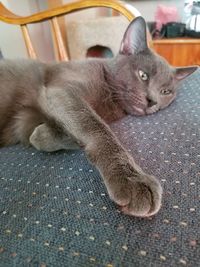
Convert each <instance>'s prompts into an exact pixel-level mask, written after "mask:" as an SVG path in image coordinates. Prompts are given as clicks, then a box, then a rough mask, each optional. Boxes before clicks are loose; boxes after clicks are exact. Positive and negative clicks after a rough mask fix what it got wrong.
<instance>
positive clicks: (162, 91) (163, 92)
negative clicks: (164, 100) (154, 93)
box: [160, 89, 171, 95]
mask: <svg viewBox="0 0 200 267" xmlns="http://www.w3.org/2000/svg"><path fill="white" fill-rule="evenodd" d="M160 93H161V94H162V95H170V94H171V91H170V90H168V89H162V90H161V92H160Z"/></svg>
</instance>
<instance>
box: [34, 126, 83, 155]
mask: <svg viewBox="0 0 200 267" xmlns="http://www.w3.org/2000/svg"><path fill="white" fill-rule="evenodd" d="M29 141H30V143H31V144H32V145H33V146H34V147H35V148H36V149H37V150H42V151H46V152H53V151H57V150H62V149H65V150H73V149H79V148H80V146H79V145H78V144H77V143H76V142H75V140H74V139H73V138H72V137H71V136H69V135H66V134H65V135H64V134H62V133H59V132H56V131H54V130H53V129H51V127H49V126H48V125H47V124H46V123H43V124H40V125H39V126H37V127H36V128H35V129H34V131H33V133H32V134H31V136H30V138H29Z"/></svg>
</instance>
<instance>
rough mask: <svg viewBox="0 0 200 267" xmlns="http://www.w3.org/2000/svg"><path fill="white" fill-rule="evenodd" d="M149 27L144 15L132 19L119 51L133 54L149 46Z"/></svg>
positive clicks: (124, 53)
mask: <svg viewBox="0 0 200 267" xmlns="http://www.w3.org/2000/svg"><path fill="white" fill-rule="evenodd" d="M146 31H147V27H146V22H145V20H144V19H143V17H141V16H139V17H137V18H135V19H134V20H132V21H131V23H130V24H129V26H128V28H127V29H126V32H125V34H124V37H123V39H122V42H121V46H120V50H119V53H120V54H123V55H132V54H137V53H139V52H142V51H144V50H146V49H147V48H148V45H147V33H146Z"/></svg>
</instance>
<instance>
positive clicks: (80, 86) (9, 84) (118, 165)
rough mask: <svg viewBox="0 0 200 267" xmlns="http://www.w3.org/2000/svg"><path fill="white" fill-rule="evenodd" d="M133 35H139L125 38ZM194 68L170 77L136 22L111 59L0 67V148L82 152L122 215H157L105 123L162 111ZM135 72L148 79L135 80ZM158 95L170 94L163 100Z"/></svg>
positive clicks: (139, 174)
mask: <svg viewBox="0 0 200 267" xmlns="http://www.w3.org/2000/svg"><path fill="white" fill-rule="evenodd" d="M134 32H136V33H137V34H139V35H141V36H138V38H132V36H133V33H134ZM141 42H145V43H143V44H141ZM124 44H125V45H124ZM141 48H142V49H141ZM195 69H196V68H195V67H193V68H192V67H191V68H186V69H184V70H182V69H179V70H178V71H176V69H175V68H172V67H170V66H169V65H168V64H167V62H166V61H165V60H164V59H162V58H160V57H159V56H158V55H156V54H155V53H154V52H152V51H151V50H150V49H148V47H147V44H146V27H145V22H144V20H143V19H142V18H141V17H139V18H137V19H136V20H135V21H133V22H132V23H131V24H130V25H129V28H128V30H127V31H126V33H125V35H124V38H123V40H122V44H121V48H120V53H119V55H118V56H117V57H115V58H113V59H109V60H107V59H92V60H86V61H81V62H80V61H79V62H78V61H77V62H62V63H52V64H44V63H41V62H38V61H30V60H17V61H9V60H5V61H1V63H0V145H11V144H16V143H18V142H21V143H23V144H32V145H33V146H34V147H35V148H37V149H39V150H44V151H55V150H58V149H76V148H78V147H80V146H81V147H83V148H84V149H85V152H86V154H87V156H88V158H89V159H90V160H91V162H92V163H93V164H94V165H95V166H96V167H97V168H98V169H99V171H100V173H101V175H102V177H103V179H104V182H105V185H106V187H107V190H108V193H109V195H110V197H111V199H112V200H113V201H115V203H117V204H118V205H120V206H121V207H122V210H123V212H125V213H127V214H129V215H134V216H143V217H145V216H151V215H153V214H155V213H157V212H158V210H159V209H160V205H161V196H162V189H161V186H160V183H159V182H158V181H157V179H156V178H154V177H153V176H149V175H147V174H145V173H144V172H143V171H142V170H141V169H140V167H139V166H137V165H136V163H135V162H134V160H133V158H132V157H131V156H130V155H129V154H128V152H127V151H126V150H125V148H124V147H123V146H122V145H121V144H120V143H119V141H118V140H117V138H116V137H115V135H114V134H113V133H112V131H111V130H110V128H109V126H108V123H110V122H111V121H114V120H117V119H119V118H122V117H123V116H125V115H126V114H131V115H146V114H151V113H153V112H156V111H158V110H159V109H162V108H165V107H166V106H168V105H169V104H170V103H171V102H172V101H173V99H174V98H175V96H176V87H177V85H178V81H179V80H180V79H183V78H184V77H186V76H187V75H189V74H190V73H192V72H193V71H194V70H195ZM141 70H142V71H143V72H145V73H147V74H148V78H149V79H148V80H145V81H144V80H142V79H141V77H140V75H139V73H140V71H141ZM163 89H167V90H170V93H169V94H167V95H163V93H161V91H162V92H163Z"/></svg>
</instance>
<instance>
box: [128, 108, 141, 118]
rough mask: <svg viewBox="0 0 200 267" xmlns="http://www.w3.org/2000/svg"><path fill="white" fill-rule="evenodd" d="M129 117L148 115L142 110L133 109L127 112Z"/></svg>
mask: <svg viewBox="0 0 200 267" xmlns="http://www.w3.org/2000/svg"><path fill="white" fill-rule="evenodd" d="M127 113H128V114H129V115H133V116H144V115H146V111H145V110H143V109H141V108H137V107H134V108H133V109H131V110H129V111H128V112H127Z"/></svg>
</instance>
